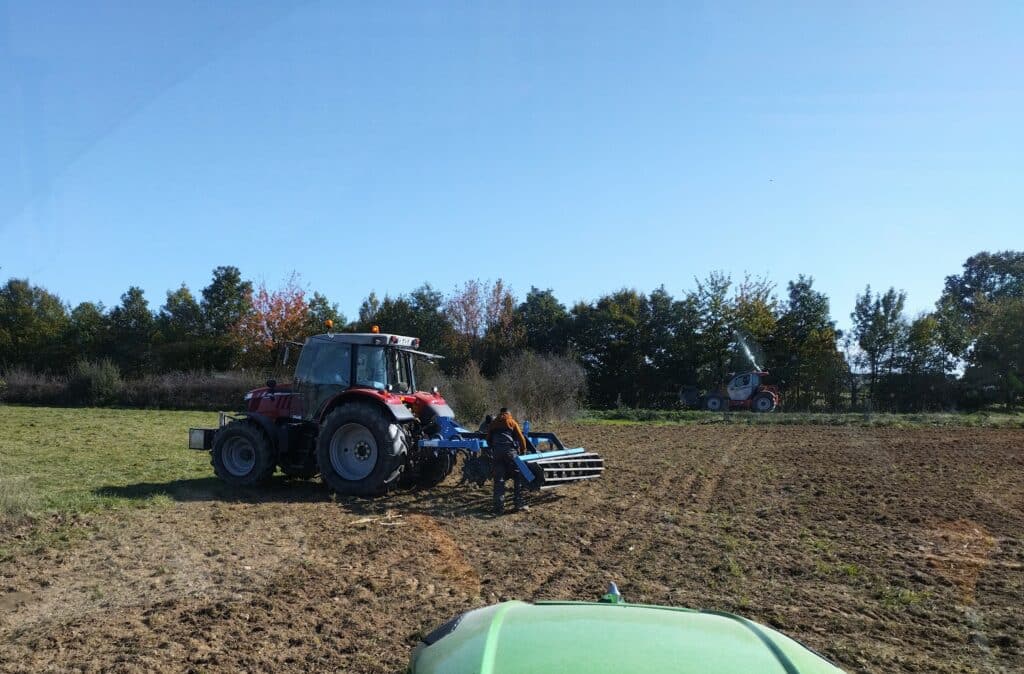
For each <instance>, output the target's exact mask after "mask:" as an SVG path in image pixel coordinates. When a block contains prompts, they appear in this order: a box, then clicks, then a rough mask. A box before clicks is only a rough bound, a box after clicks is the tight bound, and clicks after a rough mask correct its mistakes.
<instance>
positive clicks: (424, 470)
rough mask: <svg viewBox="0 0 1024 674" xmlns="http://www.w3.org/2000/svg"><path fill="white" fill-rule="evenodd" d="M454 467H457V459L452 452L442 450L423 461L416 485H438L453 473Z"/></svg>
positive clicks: (423, 487)
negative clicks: (455, 459)
mask: <svg viewBox="0 0 1024 674" xmlns="http://www.w3.org/2000/svg"><path fill="white" fill-rule="evenodd" d="M453 468H455V461H454V459H453V457H452V455H451V452H448V451H442V452H440V453H439V454H438V455H437V456H432V457H430V458H429V459H426V460H425V461H424V462H423V465H422V466H421V467H420V474H419V475H418V476H417V478H416V486H417V487H419V488H420V489H430V488H431V487H436V486H437V485H439V484H441V483H442V482H444V479H445V478H446V477H448V476H449V475H451V474H452V469H453Z"/></svg>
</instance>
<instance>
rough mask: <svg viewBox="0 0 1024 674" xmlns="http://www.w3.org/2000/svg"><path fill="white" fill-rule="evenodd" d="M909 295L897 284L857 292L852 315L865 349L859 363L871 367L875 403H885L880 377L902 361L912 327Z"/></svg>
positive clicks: (860, 343)
mask: <svg viewBox="0 0 1024 674" xmlns="http://www.w3.org/2000/svg"><path fill="white" fill-rule="evenodd" d="M906 299H907V295H906V293H905V292H903V291H899V292H897V291H896V289H895V288H889V290H887V291H886V292H885V293H878V294H874V295H872V293H871V286H870V285H869V286H867V288H866V289H865V290H864V294H863V295H858V296H857V301H856V304H855V305H854V310H853V313H852V314H851V315H850V317H851V318H852V319H853V331H854V335H855V336H856V337H857V344H858V346H859V347H860V350H861V355H860V356H859V358H858V364H859V365H860V366H861V367H866V368H867V371H868V382H869V387H870V392H871V397H872V400H873V401H874V402H875V404H880V403H882V401H881V400H880V399H879V396H878V381H879V378H880V377H881V376H883V375H884V376H889V377H891V376H892V375H893V374H894V373H895V372H897V371H899V369H900V366H901V364H902V360H903V357H904V353H905V347H906V336H907V329H908V326H907V322H906V319H905V318H904V317H903V307H904V305H905V303H906Z"/></svg>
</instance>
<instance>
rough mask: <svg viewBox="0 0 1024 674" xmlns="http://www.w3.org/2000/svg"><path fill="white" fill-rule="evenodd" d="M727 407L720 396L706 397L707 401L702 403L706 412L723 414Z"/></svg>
mask: <svg viewBox="0 0 1024 674" xmlns="http://www.w3.org/2000/svg"><path fill="white" fill-rule="evenodd" d="M728 405H729V404H728V403H727V402H725V398H723V397H722V396H708V399H707V400H706V401H705V402H704V407H705V408H707V410H708V412H724V411H725V410H726V409H727V408H728Z"/></svg>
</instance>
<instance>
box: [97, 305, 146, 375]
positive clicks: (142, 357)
mask: <svg viewBox="0 0 1024 674" xmlns="http://www.w3.org/2000/svg"><path fill="white" fill-rule="evenodd" d="M109 324H110V333H109V334H110V342H109V346H108V348H109V352H110V353H109V355H110V356H111V358H112V359H113V360H114V362H115V363H116V364H117V365H118V367H120V369H121V371H122V372H125V373H128V374H131V375H139V374H142V373H144V372H148V371H151V369H152V366H153V361H152V344H153V337H154V333H155V328H156V321H155V319H154V317H153V313H152V312H151V311H150V310H149V301H148V300H147V299H146V297H145V294H144V293H143V291H142V288H139V287H138V286H132V287H130V288H128V290H127V291H126V292H125V293H124V294H123V295H121V304H119V305H118V306H116V307H114V308H113V309H111V310H110V317H109Z"/></svg>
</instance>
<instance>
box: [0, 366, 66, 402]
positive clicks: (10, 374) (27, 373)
mask: <svg viewBox="0 0 1024 674" xmlns="http://www.w3.org/2000/svg"><path fill="white" fill-rule="evenodd" d="M4 381H5V383H6V386H5V388H4V390H3V391H2V399H3V401H4V402H8V403H20V404H23V405H60V404H62V403H64V402H65V400H66V398H67V384H68V381H67V378H66V377H55V376H53V375H48V374H40V373H37V372H33V371H32V370H29V369H26V368H23V367H15V368H11V369H10V370H8V371H7V372H5V373H4Z"/></svg>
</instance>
